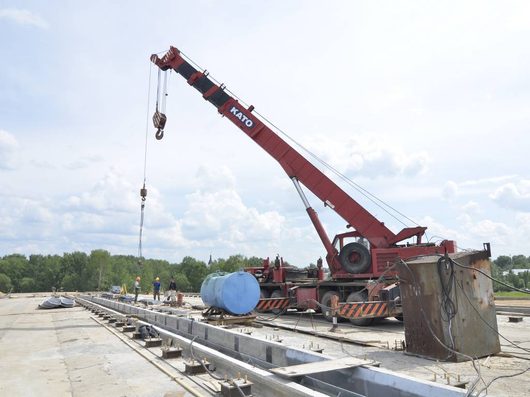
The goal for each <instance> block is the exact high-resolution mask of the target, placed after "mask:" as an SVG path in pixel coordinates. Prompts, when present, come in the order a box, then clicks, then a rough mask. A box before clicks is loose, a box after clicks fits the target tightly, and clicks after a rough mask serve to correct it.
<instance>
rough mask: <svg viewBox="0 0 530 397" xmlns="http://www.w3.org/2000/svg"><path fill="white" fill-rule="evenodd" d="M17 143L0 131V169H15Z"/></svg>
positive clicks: (8, 134) (7, 133)
mask: <svg viewBox="0 0 530 397" xmlns="http://www.w3.org/2000/svg"><path fill="white" fill-rule="evenodd" d="M17 148H18V142H17V140H16V139H15V137H14V136H13V135H12V134H10V133H9V132H7V131H4V130H0V169H13V168H14V167H15V154H16V150H17Z"/></svg>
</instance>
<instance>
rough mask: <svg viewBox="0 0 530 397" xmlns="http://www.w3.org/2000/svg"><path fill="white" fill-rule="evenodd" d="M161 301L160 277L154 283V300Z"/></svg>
mask: <svg viewBox="0 0 530 397" xmlns="http://www.w3.org/2000/svg"><path fill="white" fill-rule="evenodd" d="M157 298H158V300H160V277H157V278H155V281H154V282H153V300H156V299H157Z"/></svg>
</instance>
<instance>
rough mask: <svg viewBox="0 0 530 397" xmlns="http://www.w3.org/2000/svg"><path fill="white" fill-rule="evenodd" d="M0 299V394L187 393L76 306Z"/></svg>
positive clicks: (174, 395)
mask: <svg viewBox="0 0 530 397" xmlns="http://www.w3.org/2000/svg"><path fill="white" fill-rule="evenodd" d="M42 300H43V298H42V297H38V298H30V297H24V298H20V299H1V300H0V352H1V353H0V395H2V396H39V397H46V396H50V397H51V396H53V397H60V396H76V397H90V396H128V397H129V396H165V397H181V396H191V394H189V393H187V392H185V390H184V389H183V388H181V387H180V386H179V385H178V384H176V383H175V382H173V381H172V380H171V379H170V378H169V377H168V376H167V375H165V374H163V373H162V372H160V371H159V370H158V369H157V368H155V367H154V366H153V365H152V364H150V363H149V362H148V361H147V360H145V359H144V358H142V357H141V356H140V355H138V354H137V353H135V352H134V351H132V350H131V348H129V347H128V346H127V345H125V344H124V343H123V342H121V341H119V340H118V339H117V338H116V337H115V336H114V335H112V334H111V333H110V332H109V331H108V330H106V329H105V328H103V327H101V326H100V325H98V324H97V323H95V322H94V321H93V320H92V319H91V318H90V317H89V314H90V313H89V312H87V311H85V310H84V309H82V308H81V307H74V308H71V309H64V308H62V309H49V310H39V309H37V306H38V304H39V303H40V302H41V301H42Z"/></svg>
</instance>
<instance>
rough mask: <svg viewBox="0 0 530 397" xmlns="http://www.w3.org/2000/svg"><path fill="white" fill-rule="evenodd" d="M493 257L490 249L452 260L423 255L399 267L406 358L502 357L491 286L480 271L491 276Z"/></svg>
mask: <svg viewBox="0 0 530 397" xmlns="http://www.w3.org/2000/svg"><path fill="white" fill-rule="evenodd" d="M489 256H490V254H489V250H484V251H473V252H462V253H456V254H450V255H449V257H450V258H451V259H452V260H453V261H449V260H447V259H445V258H443V257H440V256H424V257H420V258H417V259H415V260H410V261H408V262H406V264H403V263H402V264H401V265H400V266H399V268H398V271H399V277H400V280H401V281H400V289H401V299H402V304H403V317H404V323H405V341H406V351H407V352H408V353H411V354H415V355H419V356H423V357H428V358H432V359H436V360H443V361H466V360H469V359H470V357H484V356H487V355H490V354H495V353H498V352H500V343H499V336H498V334H497V317H496V313H495V302H494V297H493V284H492V281H491V280H490V279H489V278H488V277H486V276H485V275H484V274H481V273H480V272H479V271H478V270H480V271H482V272H484V273H486V274H488V275H491V262H490V260H489ZM440 258H442V259H440ZM440 261H441V263H440ZM444 291H445V292H444ZM444 298H445V299H444ZM447 298H449V299H447ZM451 302H452V303H451ZM448 313H449V314H450V315H448ZM451 314H452V315H451ZM435 336H436V337H435ZM436 338H438V341H437V340H436ZM444 345H445V346H446V347H444ZM448 348H449V349H448ZM450 349H451V350H454V351H456V352H458V353H455V352H453V351H451V350H450Z"/></svg>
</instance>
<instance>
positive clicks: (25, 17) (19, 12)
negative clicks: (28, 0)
mask: <svg viewBox="0 0 530 397" xmlns="http://www.w3.org/2000/svg"><path fill="white" fill-rule="evenodd" d="M2 18H4V19H8V20H11V21H13V22H16V23H18V24H20V25H30V26H35V27H38V28H42V29H47V28H48V26H49V25H48V22H46V21H45V20H44V19H43V18H41V17H40V16H38V15H36V14H34V13H32V12H31V11H28V10H23V9H17V8H3V9H0V19H2Z"/></svg>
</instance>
